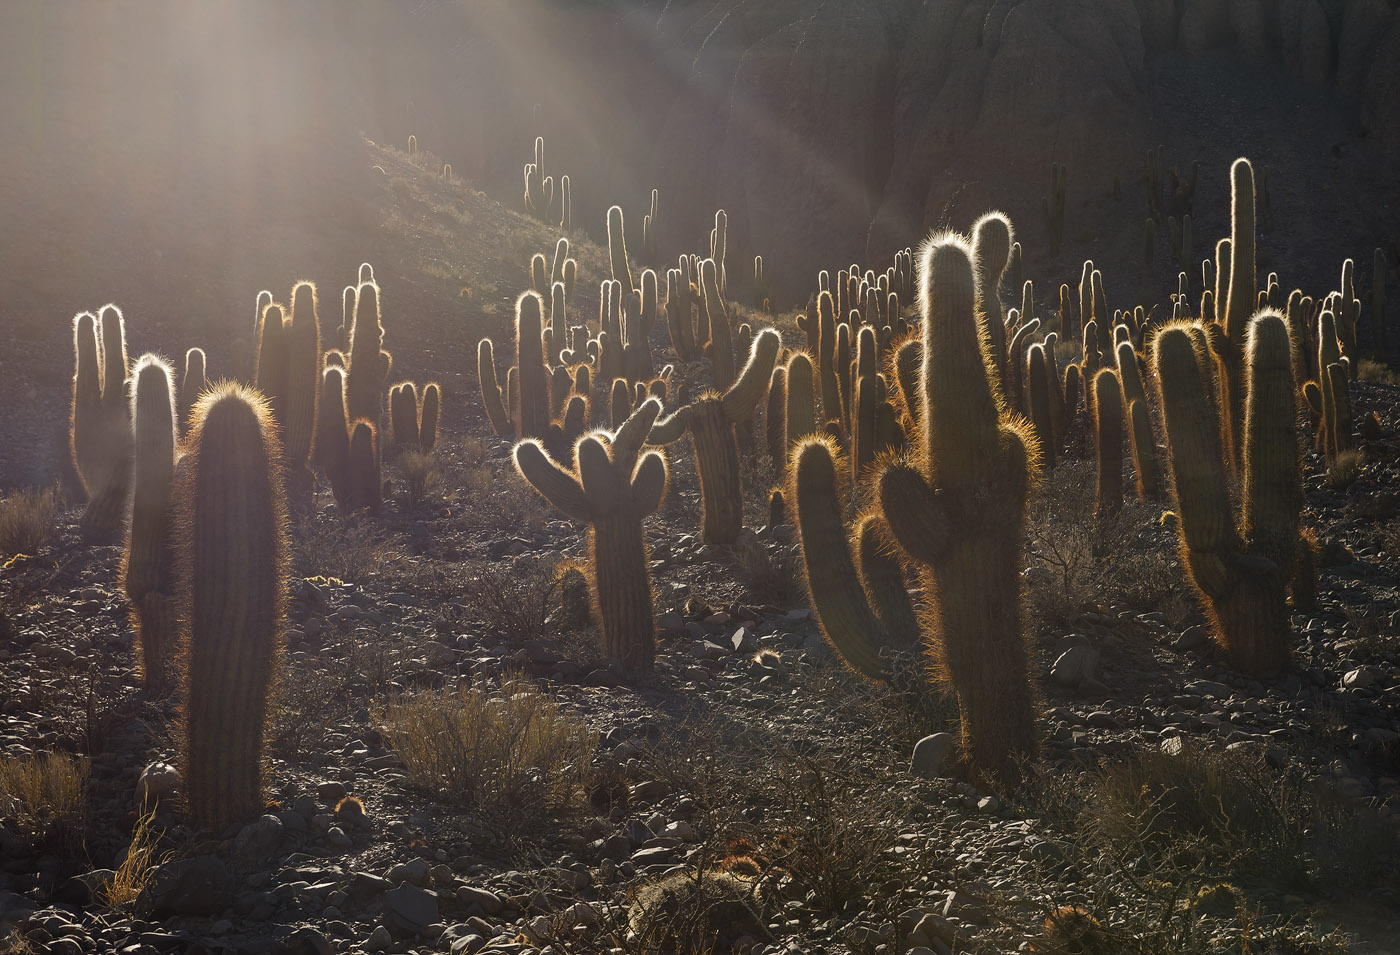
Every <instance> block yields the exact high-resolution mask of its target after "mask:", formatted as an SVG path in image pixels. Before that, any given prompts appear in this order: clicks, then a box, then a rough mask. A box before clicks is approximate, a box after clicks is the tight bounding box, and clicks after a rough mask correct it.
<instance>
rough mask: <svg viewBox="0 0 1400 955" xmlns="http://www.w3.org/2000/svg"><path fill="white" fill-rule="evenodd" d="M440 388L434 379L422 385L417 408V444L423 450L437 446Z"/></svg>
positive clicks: (440, 401)
mask: <svg viewBox="0 0 1400 955" xmlns="http://www.w3.org/2000/svg"><path fill="white" fill-rule="evenodd" d="M441 404H442V388H440V387H439V386H438V383H437V382H435V381H430V382H428V383H427V384H426V385H424V386H423V398H422V404H421V407H420V409H419V420H418V444H419V446H420V447H421V448H422V449H423V450H424V451H431V450H433V448H435V447H437V434H438V416H439V414H440V413H441Z"/></svg>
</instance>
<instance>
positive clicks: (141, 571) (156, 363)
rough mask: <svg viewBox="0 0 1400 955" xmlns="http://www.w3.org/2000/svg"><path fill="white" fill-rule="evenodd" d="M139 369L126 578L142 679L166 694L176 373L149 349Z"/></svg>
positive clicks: (171, 645) (170, 649)
mask: <svg viewBox="0 0 1400 955" xmlns="http://www.w3.org/2000/svg"><path fill="white" fill-rule="evenodd" d="M132 377H133V378H134V379H135V382H136V387H135V391H134V393H133V394H132V397H131V416H132V432H133V434H134V436H135V454H134V457H133V461H134V467H133V477H132V500H131V522H130V524H129V525H128V527H127V535H126V555H125V559H124V561H123V568H122V584H123V587H124V588H125V590H126V596H127V599H128V600H129V601H130V602H131V620H132V626H133V629H135V631H136V637H137V642H138V643H139V644H140V646H141V679H142V682H143V683H144V684H145V686H146V690H147V691H148V692H150V693H152V694H155V695H162V696H163V695H165V694H167V693H169V692H170V691H171V690H172V689H173V687H174V662H175V639H176V633H175V620H176V613H175V608H174V605H173V603H172V594H173V591H174V580H173V573H172V570H173V566H174V562H173V554H172V549H171V548H172V542H171V539H170V516H171V515H170V502H171V481H172V480H173V478H174V475H175V444H176V433H177V426H176V422H175V399H174V390H175V388H174V375H173V374H172V372H171V370H170V366H168V365H167V364H166V363H165V362H164V361H162V360H161V359H160V358H158V357H157V356H155V355H143V356H142V357H141V359H140V360H139V361H137V363H136V368H135V371H134V374H133V376H132Z"/></svg>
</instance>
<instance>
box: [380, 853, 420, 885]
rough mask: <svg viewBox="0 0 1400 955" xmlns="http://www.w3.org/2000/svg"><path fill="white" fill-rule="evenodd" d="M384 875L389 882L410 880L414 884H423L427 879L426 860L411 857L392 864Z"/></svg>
mask: <svg viewBox="0 0 1400 955" xmlns="http://www.w3.org/2000/svg"><path fill="white" fill-rule="evenodd" d="M384 877H385V878H386V879H388V880H389V881H390V882H411V883H413V884H414V885H423V884H424V883H425V882H427V881H428V860H427V859H413V860H411V861H409V862H404V863H401V864H399V865H396V866H394V867H393V868H392V869H390V870H389V871H388V872H387V873H385V875H384Z"/></svg>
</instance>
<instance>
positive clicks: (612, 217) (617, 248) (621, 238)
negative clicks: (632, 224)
mask: <svg viewBox="0 0 1400 955" xmlns="http://www.w3.org/2000/svg"><path fill="white" fill-rule="evenodd" d="M608 257H609V259H610V260H611V262H612V277H613V281H614V282H621V283H622V291H623V292H624V293H625V294H627V295H631V294H632V290H633V289H634V288H636V285H635V283H633V281H632V267H631V266H630V265H629V264H628V262H627V237H626V234H625V233H624V232H623V226H622V207H621V206H613V207H612V208H611V209H609V210H608Z"/></svg>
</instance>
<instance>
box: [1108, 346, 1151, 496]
mask: <svg viewBox="0 0 1400 955" xmlns="http://www.w3.org/2000/svg"><path fill="white" fill-rule="evenodd" d="M1115 357H1116V358H1117V360H1118V380H1119V382H1120V383H1121V384H1122V387H1123V409H1124V410H1125V411H1126V414H1125V416H1124V420H1125V422H1126V423H1127V425H1128V437H1129V440H1130V442H1131V447H1132V453H1133V471H1134V473H1136V475H1137V494H1138V498H1139V499H1141V500H1144V501H1151V500H1156V499H1157V498H1159V497H1161V496H1162V469H1161V467H1160V466H1159V465H1158V463H1157V441H1156V439H1155V438H1154V437H1153V435H1152V424H1151V416H1150V415H1149V414H1148V411H1147V392H1146V391H1145V390H1144V389H1143V387H1142V375H1141V373H1140V372H1139V369H1138V360H1137V352H1135V351H1133V346H1132V344H1131V343H1129V342H1120V343H1119V344H1118V348H1117V351H1116V353H1115ZM1135 404H1136V405H1141V406H1142V407H1141V408H1140V409H1139V408H1134V407H1133V406H1134V405H1135Z"/></svg>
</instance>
